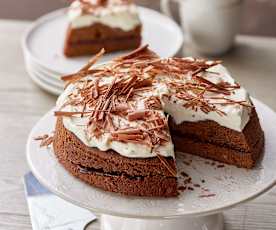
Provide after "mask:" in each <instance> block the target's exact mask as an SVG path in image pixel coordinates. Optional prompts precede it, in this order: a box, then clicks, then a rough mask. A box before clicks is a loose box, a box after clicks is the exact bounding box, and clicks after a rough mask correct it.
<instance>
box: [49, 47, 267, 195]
mask: <svg viewBox="0 0 276 230" xmlns="http://www.w3.org/2000/svg"><path fill="white" fill-rule="evenodd" d="M102 54H103V52H100V53H98V54H97V55H96V56H95V57H94V58H93V59H92V60H91V61H90V62H89V63H88V64H87V65H86V66H84V67H83V68H82V69H81V70H80V71H79V72H78V73H76V74H72V75H69V76H65V77H63V79H64V80H65V81H67V87H66V89H65V91H64V93H63V94H62V95H61V96H60V97H59V99H58V101H57V111H56V112H55V115H56V116H57V123H56V130H55V136H54V139H53V140H54V141H53V145H54V152H55V154H56V156H57V158H58V159H59V161H60V163H61V164H63V166H64V167H65V168H66V169H67V170H68V171H69V172H71V173H72V174H73V175H75V176H76V177H78V178H80V179H82V180H84V181H86V182H87V183H89V184H91V185H94V186H96V187H98V188H102V189H104V190H106V191H111V192H117V193H121V194H125V195H137V196H159V197H160V196H162V197H168V196H176V195H177V194H178V193H177V168H176V158H175V154H182V153H181V152H186V153H190V154H196V155H199V156H202V157H205V158H210V159H213V160H217V161H220V162H223V163H228V164H233V165H236V166H239V167H245V168H252V167H254V165H255V164H256V162H257V160H258V159H259V158H260V156H261V154H262V152H263V146H264V134H263V131H262V129H261V126H260V123H259V120H258V116H257V113H256V111H255V108H254V105H253V104H252V102H251V100H250V97H249V95H248V93H247V92H246V90H245V89H244V88H243V87H241V86H240V85H239V84H238V83H236V82H235V81H234V80H233V78H232V77H231V76H230V74H229V72H228V71H227V70H226V68H225V67H223V66H222V65H221V63H220V62H219V61H206V60H200V59H194V58H166V59H161V58H159V57H158V56H157V55H156V54H155V53H153V52H152V51H150V50H149V49H148V47H147V46H143V47H140V48H138V49H137V50H135V51H133V52H131V53H130V54H128V55H125V56H121V57H118V58H116V59H114V60H113V61H111V62H109V63H107V64H105V65H101V66H98V67H93V66H92V65H93V64H94V63H95V62H96V61H97V60H98V59H99V57H100V56H101V55H102ZM179 151H181V152H179ZM206 173H207V172H206Z"/></svg>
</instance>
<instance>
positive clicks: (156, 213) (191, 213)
mask: <svg viewBox="0 0 276 230" xmlns="http://www.w3.org/2000/svg"><path fill="white" fill-rule="evenodd" d="M253 102H254V104H255V106H256V109H257V112H258V114H259V117H260V122H261V125H262V128H263V130H264V132H265V151H264V152H265V153H264V156H263V159H262V160H261V161H260V162H259V164H258V165H257V166H256V167H255V168H254V169H251V170H246V169H240V168H237V167H234V166H229V165H223V164H220V163H217V162H213V161H210V160H205V159H202V158H200V157H196V156H191V155H189V154H184V153H183V154H177V168H178V172H179V177H178V183H179V185H180V186H182V190H183V191H182V192H180V195H179V196H178V197H176V198H141V197H129V196H122V195H119V194H115V193H109V192H105V191H102V190H100V189H97V188H94V187H93V186H90V185H87V184H86V183H83V182H82V181H81V180H79V179H77V178H75V177H73V176H71V175H70V174H69V173H68V172H67V171H66V170H65V169H64V168H63V167H62V165H60V164H59V163H58V161H57V159H56V157H55V155H54V153H53V150H52V148H40V147H39V144H40V143H39V142H37V141H34V137H36V136H39V135H42V134H46V133H51V132H52V131H53V130H54V125H55V118H54V116H53V111H50V112H49V113H47V114H46V115H45V116H44V117H43V118H42V119H41V120H40V121H39V122H38V123H37V124H36V126H35V127H34V128H33V130H32V131H31V133H30V136H29V139H28V142H27V149H26V151H27V160H28V163H29V166H30V168H31V170H32V172H33V174H34V175H35V176H36V178H37V179H38V180H39V181H40V182H41V183H42V184H43V185H44V186H45V187H47V188H48V189H49V190H50V191H52V192H53V193H55V194H56V195H58V196H60V197H61V198H63V199H65V200H67V201H69V202H71V203H73V204H75V205H78V206H80V207H83V208H86V209H88V210H91V211H92V212H95V213H98V214H102V222H101V223H102V224H101V227H102V229H103V230H155V229H156V230H157V229H158V230H163V229H166V230H167V229H170V230H180V229H181V230H222V229H223V216H222V214H221V213H222V212H223V211H224V210H226V209H229V208H231V207H233V206H235V205H238V204H241V203H243V202H246V201H249V200H251V199H254V198H256V197H257V196H259V195H261V194H263V193H264V192H266V191H268V190H269V189H271V188H272V187H273V186H274V185H275V181H276V180H275V178H276V170H275V165H276V142H275V140H276V129H275V127H276V114H275V113H274V112H273V111H272V110H271V109H270V108H268V107H267V106H266V105H264V104H263V103H261V102H259V101H258V100H255V99H253Z"/></svg>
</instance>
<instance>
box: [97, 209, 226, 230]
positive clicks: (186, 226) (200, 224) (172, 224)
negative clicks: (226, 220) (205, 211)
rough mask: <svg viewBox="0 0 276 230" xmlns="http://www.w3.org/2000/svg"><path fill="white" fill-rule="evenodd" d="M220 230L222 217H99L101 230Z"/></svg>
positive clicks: (220, 215) (219, 215)
mask: <svg viewBox="0 0 276 230" xmlns="http://www.w3.org/2000/svg"><path fill="white" fill-rule="evenodd" d="M130 229H131V230H169V229H170V230H209V229H210V230H222V229H223V215H222V214H221V213H219V214H213V215H209V216H203V217H188V218H187V217H186V218H177V219H163V220H160V219H149V220H144V219H134V218H122V217H116V216H110V215H101V230H130Z"/></svg>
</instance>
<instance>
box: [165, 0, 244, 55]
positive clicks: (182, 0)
mask: <svg viewBox="0 0 276 230" xmlns="http://www.w3.org/2000/svg"><path fill="white" fill-rule="evenodd" d="M172 1H175V2H177V3H178V4H179V15H180V18H181V22H182V27H183V30H184V32H185V34H186V36H187V38H188V40H189V41H190V42H191V43H192V44H193V46H194V47H195V48H196V49H197V50H198V51H199V52H201V53H204V54H207V55H220V54H222V53H225V52H226V51H228V50H229V49H230V48H231V47H232V45H233V43H234V40H235V36H236V35H237V33H238V32H239V27H240V19H241V12H242V5H243V0H172ZM170 2H171V0H161V10H162V11H163V13H165V14H167V15H168V16H170V17H172V13H171V10H170Z"/></svg>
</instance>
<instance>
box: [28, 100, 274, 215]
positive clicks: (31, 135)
mask: <svg viewBox="0 0 276 230" xmlns="http://www.w3.org/2000/svg"><path fill="white" fill-rule="evenodd" d="M252 100H253V102H254V103H258V104H260V105H261V106H262V107H264V108H265V109H266V110H268V111H269V112H270V113H272V114H274V115H275V116H276V113H275V111H274V110H272V109H271V108H270V107H269V106H268V105H266V104H264V103H263V102H261V101H260V100H258V99H254V98H252ZM53 109H54V108H53ZM53 109H51V110H50V111H48V112H47V113H46V114H45V115H44V116H43V117H42V118H41V119H40V120H39V121H38V122H37V123H36V124H35V126H34V127H33V128H32V130H31V132H30V134H29V136H28V141H27V145H26V157H27V162H28V165H29V167H30V168H31V171H32V172H33V173H34V175H35V176H36V177H37V179H38V180H39V181H40V182H41V184H43V185H44V186H45V187H47V188H48V189H49V190H50V191H52V192H53V193H54V194H56V195H58V196H59V197H61V198H62V199H65V200H67V201H68V202H71V203H73V204H75V205H78V206H80V207H83V208H87V209H89V210H91V211H93V212H96V213H101V214H107V215H112V216H118V217H123V218H139V219H176V218H183V217H195V216H206V215H212V214H216V213H219V212H222V211H224V210H228V209H230V208H233V207H235V206H237V205H239V204H242V203H245V202H248V201H250V200H253V199H255V198H256V197H258V196H260V195H262V194H264V193H266V192H267V191H269V190H270V189H271V188H273V187H274V186H275V185H276V176H275V175H274V176H275V178H274V179H272V180H271V182H270V183H268V184H267V185H266V187H265V188H262V189H260V190H258V191H257V192H256V193H254V194H251V195H250V196H248V197H247V198H244V199H241V200H239V201H237V202H235V203H232V204H228V205H226V206H221V207H218V208H214V209H211V210H203V212H198V211H194V212H189V213H187V214H176V215H167V216H162V215H156V216H154V215H152V216H143V215H139V216H137V215H134V214H126V213H123V214H121V213H118V212H116V211H110V210H105V209H104V208H93V207H91V206H88V205H87V206H86V205H85V204H83V203H78V202H77V201H76V200H73V199H70V198H68V197H67V196H64V195H63V194H61V193H60V192H59V191H57V190H55V189H53V188H51V187H49V186H48V185H47V183H45V182H44V181H43V179H42V178H41V177H40V175H38V174H37V173H36V170H33V166H32V164H31V163H30V162H31V159H30V154H29V148H30V143H31V141H32V139H33V134H34V131H35V130H36V128H37V127H38V125H39V123H40V122H42V120H43V119H45V118H46V117H47V116H49V115H50V113H52V112H53ZM70 176H72V175H70ZM72 177H73V176H72ZM83 183H84V182H83ZM92 188H93V187H92ZM102 192H105V191H102ZM164 199H165V198H164ZM168 202H169V200H168Z"/></svg>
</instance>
